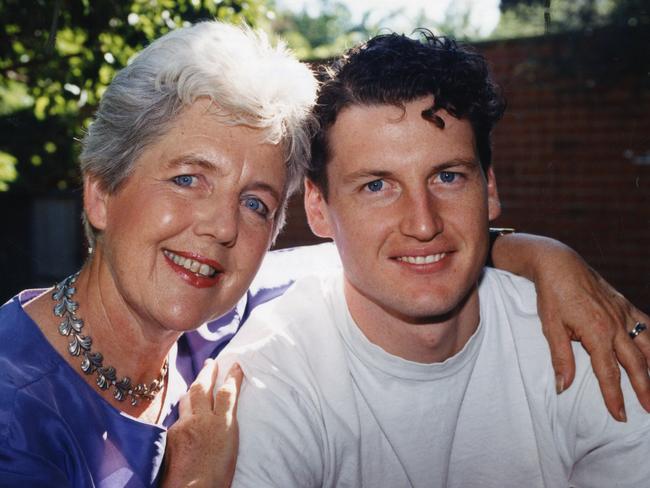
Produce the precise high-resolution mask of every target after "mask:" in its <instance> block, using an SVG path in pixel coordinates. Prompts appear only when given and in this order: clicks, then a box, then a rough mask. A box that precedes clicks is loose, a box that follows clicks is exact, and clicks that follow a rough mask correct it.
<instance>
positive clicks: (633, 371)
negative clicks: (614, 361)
mask: <svg viewBox="0 0 650 488" xmlns="http://www.w3.org/2000/svg"><path fill="white" fill-rule="evenodd" d="M637 339H638V337H637ZM637 339H634V342H633V341H632V339H630V337H629V336H627V335H625V334H619V336H617V338H616V340H615V341H614V349H615V351H616V357H617V358H618V361H619V363H621V365H622V366H623V368H625V371H627V376H628V377H629V378H630V383H632V388H634V391H635V392H636V396H637V397H638V398H639V402H641V405H643V408H645V409H646V411H648V412H650V376H648V363H647V362H646V358H645V356H644V355H643V353H642V352H641V351H640V350H639V348H638V347H637V346H638V345H639V344H636V340H637Z"/></svg>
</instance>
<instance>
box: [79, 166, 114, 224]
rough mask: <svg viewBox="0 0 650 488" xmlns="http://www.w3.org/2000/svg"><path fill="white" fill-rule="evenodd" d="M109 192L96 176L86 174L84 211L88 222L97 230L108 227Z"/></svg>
mask: <svg viewBox="0 0 650 488" xmlns="http://www.w3.org/2000/svg"><path fill="white" fill-rule="evenodd" d="M107 204H108V193H107V192H106V191H105V190H104V189H103V188H102V185H101V184H100V182H99V180H98V179H97V178H96V177H94V176H84V212H85V213H86V218H87V219H88V223H89V224H90V225H92V226H93V227H94V228H95V229H97V230H104V229H105V228H106V215H107Z"/></svg>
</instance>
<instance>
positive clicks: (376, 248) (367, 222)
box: [305, 97, 499, 323]
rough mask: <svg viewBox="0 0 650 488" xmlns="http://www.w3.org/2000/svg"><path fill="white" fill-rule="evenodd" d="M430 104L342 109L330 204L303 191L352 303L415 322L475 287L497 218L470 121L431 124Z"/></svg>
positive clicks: (446, 309) (311, 190)
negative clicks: (332, 246)
mask: <svg viewBox="0 0 650 488" xmlns="http://www.w3.org/2000/svg"><path fill="white" fill-rule="evenodd" d="M432 102H433V99H432V98H431V97H425V98H422V99H418V100H416V101H414V102H411V103H408V104H406V105H405V111H403V110H402V109H401V108H399V107H395V106H392V105H375V106H352V107H349V108H346V109H344V110H343V111H342V112H341V113H340V114H339V116H338V118H337V121H336V123H335V124H334V126H333V127H332V128H331V131H330V144H331V146H330V147H331V153H332V154H331V160H330V162H329V164H328V168H327V178H328V186H329V194H328V198H327V201H326V200H325V198H324V197H323V195H322V194H321V192H320V191H319V190H318V188H316V187H315V186H314V185H313V184H311V182H309V181H308V182H307V185H306V194H305V204H306V208H307V215H308V218H309V221H310V225H311V226H312V229H313V230H314V232H315V233H316V234H318V235H320V236H325V237H332V238H333V239H334V241H335V242H336V245H337V248H338V250H339V253H340V255H341V260H342V262H343V267H344V270H345V278H346V281H347V283H346V286H347V288H348V289H349V290H352V293H355V294H356V295H357V300H361V301H362V302H364V301H365V302H366V304H367V305H368V306H370V307H375V308H376V307H377V306H378V307H380V308H381V309H382V310H383V311H384V312H387V313H388V314H390V315H392V316H394V317H396V318H399V319H401V320H406V321H408V322H415V323H417V322H424V321H428V320H430V319H432V318H436V317H441V316H443V315H446V314H449V313H450V312H451V314H452V315H454V314H455V312H456V311H457V310H458V309H459V308H460V307H459V305H461V306H462V304H463V303H465V300H464V299H465V298H466V297H467V296H468V295H469V294H470V293H473V292H474V291H475V285H476V282H477V280H478V277H479V274H480V271H481V269H482V267H483V265H484V263H485V257H486V250H487V236H488V232H487V228H488V222H489V220H491V219H494V218H496V217H497V216H498V214H499V201H498V195H497V190H496V183H495V180H494V175H493V173H492V170H489V171H488V174H487V175H485V174H484V173H483V171H482V169H481V166H480V164H479V161H478V156H477V153H476V148H475V141H474V134H473V130H472V127H471V125H470V123H469V122H468V121H467V120H459V119H456V118H454V117H452V116H451V115H450V114H449V113H447V112H446V111H444V110H441V111H439V112H438V113H437V115H439V116H440V117H441V118H442V119H443V120H444V122H445V127H444V129H440V128H438V127H436V126H435V125H434V124H433V123H431V122H429V121H427V120H425V119H424V118H422V116H421V113H422V111H423V110H425V109H428V108H429V107H431V105H432ZM349 300H350V298H349V297H348V301H349Z"/></svg>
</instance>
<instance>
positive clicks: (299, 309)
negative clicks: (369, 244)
mask: <svg viewBox="0 0 650 488" xmlns="http://www.w3.org/2000/svg"><path fill="white" fill-rule="evenodd" d="M340 279H341V278H340V273H339V272H332V273H321V274H318V275H311V276H304V277H302V278H300V279H299V280H297V281H296V282H295V283H294V284H293V285H292V286H291V287H290V288H289V289H288V290H287V291H286V292H285V293H284V294H283V295H281V296H279V297H277V298H275V299H273V300H271V301H269V302H267V303H264V304H262V305H260V306H258V307H257V308H256V309H255V310H254V311H253V312H252V313H251V315H250V317H249V318H248V319H247V320H246V323H245V324H244V326H242V328H241V330H240V331H239V332H238V333H237V335H236V336H235V337H234V339H233V340H232V341H231V342H230V344H228V346H227V347H226V348H225V349H224V351H223V352H222V355H224V356H228V355H236V356H238V357H246V358H247V359H248V360H251V358H253V357H259V356H260V355H262V356H267V357H272V359H273V361H274V362H281V361H287V360H289V358H291V357H296V356H300V357H309V353H310V352H311V349H313V348H315V347H317V346H316V345H317V344H319V343H322V342H323V341H328V342H329V341H332V340H335V336H336V335H337V328H336V324H335V320H336V319H335V311H334V309H333V308H335V307H337V306H338V303H337V302H338V300H339V297H338V294H337V293H336V287H337V286H339V284H340ZM305 355H306V356H305Z"/></svg>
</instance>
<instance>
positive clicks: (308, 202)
mask: <svg viewBox="0 0 650 488" xmlns="http://www.w3.org/2000/svg"><path fill="white" fill-rule="evenodd" d="M305 213H306V214H307V221H308V222H309V227H310V228H311V231H312V232H313V233H314V234H316V235H317V236H318V237H329V238H333V237H334V236H333V235H332V226H331V225H330V221H329V212H328V208H327V202H326V201H325V196H324V195H323V192H322V190H321V189H320V188H319V187H318V186H317V185H316V184H314V182H313V181H311V180H310V179H309V178H305Z"/></svg>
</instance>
